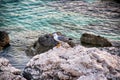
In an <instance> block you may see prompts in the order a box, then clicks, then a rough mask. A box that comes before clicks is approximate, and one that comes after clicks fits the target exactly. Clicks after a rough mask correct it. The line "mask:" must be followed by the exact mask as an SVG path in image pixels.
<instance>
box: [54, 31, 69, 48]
mask: <svg viewBox="0 0 120 80" xmlns="http://www.w3.org/2000/svg"><path fill="white" fill-rule="evenodd" d="M53 38H54V40H55V41H57V42H59V44H58V45H57V47H60V46H61V44H62V43H64V42H68V40H70V38H66V37H65V36H63V35H62V34H61V33H60V32H55V33H53Z"/></svg>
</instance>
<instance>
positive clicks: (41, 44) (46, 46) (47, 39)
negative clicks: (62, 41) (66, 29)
mask: <svg viewBox="0 0 120 80" xmlns="http://www.w3.org/2000/svg"><path fill="white" fill-rule="evenodd" d="M56 33H57V32H56ZM60 34H61V33H60ZM61 35H63V34H61ZM64 36H65V35H64ZM67 43H68V44H69V45H70V46H71V47H73V46H74V45H75V44H74V43H73V42H72V41H71V40H70V41H68V42H67ZM57 44H58V42H57V41H55V40H54V38H53V35H52V34H45V35H42V36H40V37H39V38H38V40H37V41H36V42H35V43H34V44H33V45H32V46H29V47H28V49H27V50H26V53H27V54H28V55H36V54H40V53H43V52H46V51H48V50H50V49H52V48H53V47H55V46H57Z"/></svg>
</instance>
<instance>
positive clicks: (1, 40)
mask: <svg viewBox="0 0 120 80" xmlns="http://www.w3.org/2000/svg"><path fill="white" fill-rule="evenodd" d="M9 43H10V39H9V36H8V33H6V32H5V31H0V50H2V49H3V48H5V47H7V46H9Z"/></svg>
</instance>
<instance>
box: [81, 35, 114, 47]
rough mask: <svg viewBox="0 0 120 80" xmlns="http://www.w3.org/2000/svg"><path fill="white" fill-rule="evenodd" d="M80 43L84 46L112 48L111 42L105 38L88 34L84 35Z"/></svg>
mask: <svg viewBox="0 0 120 80" xmlns="http://www.w3.org/2000/svg"><path fill="white" fill-rule="evenodd" d="M80 41H81V43H82V45H91V46H98V47H108V46H109V47H110V46H112V44H111V42H109V41H108V40H107V39H105V38H104V37H101V36H96V35H93V34H88V33H84V34H82V36H81V38H80Z"/></svg>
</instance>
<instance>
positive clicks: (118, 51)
mask: <svg viewBox="0 0 120 80" xmlns="http://www.w3.org/2000/svg"><path fill="white" fill-rule="evenodd" d="M99 49H100V50H102V51H106V52H109V53H110V54H113V55H117V56H120V47H100V48H99Z"/></svg>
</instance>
